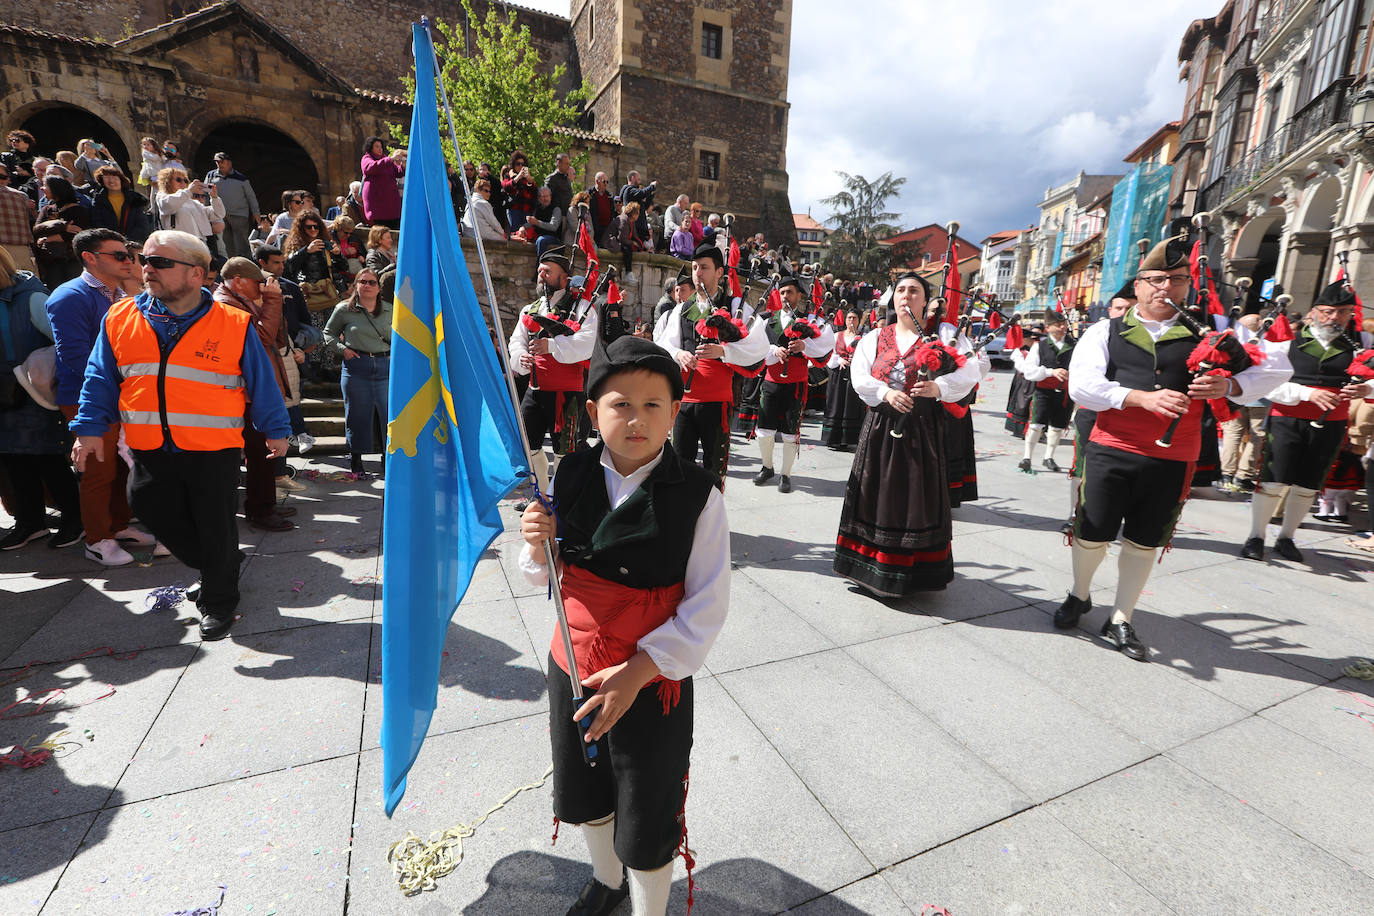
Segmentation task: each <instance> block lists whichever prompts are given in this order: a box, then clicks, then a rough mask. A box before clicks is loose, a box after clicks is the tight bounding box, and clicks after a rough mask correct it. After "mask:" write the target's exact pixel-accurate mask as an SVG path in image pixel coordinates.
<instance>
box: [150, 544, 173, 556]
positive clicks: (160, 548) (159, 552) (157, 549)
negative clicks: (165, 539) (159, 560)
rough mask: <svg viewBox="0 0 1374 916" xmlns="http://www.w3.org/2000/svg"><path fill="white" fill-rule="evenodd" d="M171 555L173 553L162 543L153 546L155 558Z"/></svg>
mask: <svg viewBox="0 0 1374 916" xmlns="http://www.w3.org/2000/svg"><path fill="white" fill-rule="evenodd" d="M171 555H172V552H171V551H170V550H168V549H167V546H166V545H165V544H163V543H162V542H161V541H158V542H157V543H156V544H154V545H153V556H155V557H170V556H171Z"/></svg>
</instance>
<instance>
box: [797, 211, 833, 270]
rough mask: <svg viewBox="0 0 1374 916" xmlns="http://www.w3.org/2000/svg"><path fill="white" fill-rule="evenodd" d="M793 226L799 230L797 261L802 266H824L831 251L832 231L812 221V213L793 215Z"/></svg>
mask: <svg viewBox="0 0 1374 916" xmlns="http://www.w3.org/2000/svg"><path fill="white" fill-rule="evenodd" d="M792 226H793V227H794V228H795V229H796V230H797V261H798V262H799V263H802V264H822V263H824V262H825V256H826V254H828V253H829V251H830V244H829V238H830V230H829V229H827V228H825V226H823V225H821V224H820V223H818V222H816V220H814V219H812V217H811V214H810V213H793V214H792Z"/></svg>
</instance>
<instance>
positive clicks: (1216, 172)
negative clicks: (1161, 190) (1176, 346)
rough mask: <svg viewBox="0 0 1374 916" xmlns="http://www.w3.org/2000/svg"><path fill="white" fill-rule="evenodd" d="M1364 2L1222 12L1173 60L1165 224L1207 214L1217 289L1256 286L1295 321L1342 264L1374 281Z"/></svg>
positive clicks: (1249, 5)
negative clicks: (1172, 153) (1271, 291)
mask: <svg viewBox="0 0 1374 916" xmlns="http://www.w3.org/2000/svg"><path fill="white" fill-rule="evenodd" d="M1371 6H1374V4H1370V3H1367V2H1364V0H1270V2H1262V0H1232V2H1229V3H1226V4H1225V5H1224V6H1223V8H1222V10H1221V11H1220V12H1219V13H1218V15H1217V16H1215V17H1213V18H1211V19H1205V20H1199V21H1197V22H1194V23H1192V24H1191V25H1190V26H1189V28H1188V30H1187V31H1186V32H1185V34H1184V39H1183V42H1182V44H1181V46H1180V49H1179V59H1180V63H1181V65H1182V71H1181V78H1182V79H1183V80H1184V81H1186V82H1187V85H1188V92H1187V99H1186V102H1185V108H1184V112H1183V124H1184V128H1183V136H1182V145H1181V147H1180V152H1179V158H1178V162H1177V167H1176V169H1175V180H1174V185H1173V187H1172V188H1171V192H1172V196H1171V205H1170V212H1171V214H1173V215H1174V216H1176V217H1179V218H1186V217H1189V216H1192V215H1193V214H1194V213H1198V212H1202V211H1207V212H1210V213H1211V214H1212V228H1213V230H1214V232H1215V237H1214V239H1213V243H1212V255H1213V263H1214V264H1216V263H1221V264H1223V265H1224V268H1225V270H1224V273H1225V279H1227V280H1228V281H1234V280H1235V279H1237V278H1239V277H1242V276H1245V277H1250V278H1251V279H1252V280H1253V281H1254V285H1253V286H1252V292H1251V300H1250V302H1249V307H1250V308H1252V309H1253V308H1257V307H1258V306H1259V302H1258V297H1259V295H1260V292H1259V291H1260V289H1261V288H1262V284H1263V282H1264V281H1265V280H1268V279H1271V278H1272V279H1274V280H1275V281H1276V283H1277V285H1278V286H1279V287H1280V288H1281V289H1282V290H1284V291H1286V292H1288V293H1289V294H1291V295H1292V296H1293V299H1294V307H1295V308H1296V309H1297V310H1299V311H1302V310H1305V309H1306V308H1307V307H1308V306H1310V305H1311V303H1312V300H1313V298H1314V297H1315V295H1316V293H1317V292H1318V290H1319V289H1320V288H1321V287H1323V286H1324V285H1326V284H1327V283H1329V282H1330V281H1331V279H1332V278H1333V277H1334V275H1335V273H1336V270H1337V268H1338V262H1339V256H1340V254H1341V253H1346V254H1348V256H1349V259H1350V267H1351V274H1352V277H1353V279H1354V281H1355V283H1356V285H1357V287H1358V286H1361V285H1368V284H1369V283H1370V282H1371V281H1374V254H1372V253H1371V252H1374V184H1372V183H1371V180H1370V179H1371V166H1374V143H1371V141H1372V140H1374V105H1371V104H1370V91H1369V88H1368V86H1369V70H1370V48H1369V41H1368V36H1369V29H1370V26H1371V15H1372V14H1374V10H1371Z"/></svg>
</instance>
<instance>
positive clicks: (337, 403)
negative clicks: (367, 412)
mask: <svg viewBox="0 0 1374 916" xmlns="http://www.w3.org/2000/svg"><path fill="white" fill-rule="evenodd" d="M301 393H302V394H303V395H304V397H303V398H302V399H301V412H302V413H303V414H305V426H306V429H307V430H309V432H310V435H312V436H314V437H315V447H314V448H313V449H311V450H310V452H309V454H310V455H347V454H348V446H347V445H346V444H345V442H344V402H343V390H342V389H341V388H340V387H339V383H338V382H305V383H303V384H302V385H301ZM291 454H292V455H294V454H295V451H294V450H293V451H292V452H291Z"/></svg>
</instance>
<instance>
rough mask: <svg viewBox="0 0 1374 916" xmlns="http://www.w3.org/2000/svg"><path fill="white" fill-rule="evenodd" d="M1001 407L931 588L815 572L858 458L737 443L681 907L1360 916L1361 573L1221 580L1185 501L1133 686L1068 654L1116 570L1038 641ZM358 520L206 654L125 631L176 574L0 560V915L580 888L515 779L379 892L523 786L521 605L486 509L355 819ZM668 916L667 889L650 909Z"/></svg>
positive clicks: (354, 495) (490, 896)
mask: <svg viewBox="0 0 1374 916" xmlns="http://www.w3.org/2000/svg"><path fill="white" fill-rule="evenodd" d="M1007 380H1008V376H1007V374H1006V373H998V374H997V375H996V376H995V377H994V378H993V379H992V380H991V381H989V382H987V383H985V384H984V386H983V388H982V392H983V395H982V401H981V402H980V403H979V405H978V407H977V410H978V416H977V428H978V453H979V458H980V461H979V466H978V471H979V478H980V489H981V490H982V492H983V494H984V495H983V498H982V499H980V500H979V501H978V502H976V503H972V504H967V505H965V506H964V507H963V508H960V509H958V510H957V511H956V512H955V534H956V537H955V541H954V558H955V564H956V571H957V578H956V580H955V582H954V583H953V584H952V585H951V586H950V587H949V589H948V590H947V591H946V592H943V593H939V594H923V595H919V596H917V597H914V598H912V599H910V600H905V601H895V602H890V603H882V602H878V601H875V600H873V599H871V598H868V597H864V596H862V595H860V594H856V593H855V592H853V591H851V590H850V589H849V588H848V587H847V586H846V583H845V582H843V581H842V580H839V579H837V578H835V577H834V576H833V575H831V573H830V563H831V557H832V551H833V544H834V539H835V530H836V524H837V521H838V518H839V512H840V503H841V499H842V495H843V491H844V483H845V479H846V476H847V473H848V467H849V463H850V458H851V456H850V455H848V454H843V453H835V452H831V451H828V450H826V449H824V448H821V447H813V445H814V443H815V441H816V438H815V437H816V431H817V430H816V423H815V421H814V420H811V421H810V422H808V424H807V427H806V433H807V443H808V444H807V445H804V447H803V451H802V455H801V458H800V459H799V460H798V464H797V467H796V470H795V473H794V476H793V483H794V486H795V487H796V491H795V492H793V493H792V494H790V495H783V494H779V493H778V492H777V490H776V489H775V488H773V487H766V488H756V487H754V486H752V485H751V484H750V483H749V480H748V478H749V476H751V475H752V474H753V473H754V471H755V470H757V468H758V463H759V462H758V457H757V451H756V449H755V448H754V447H753V445H752V444H745V443H743V442H741V441H739V440H738V439H737V440H736V453H735V456H734V458H733V459H732V462H731V464H732V472H731V479H730V482H729V485H728V487H727V492H726V504H727V507H728V511H729V515H730V522H731V528H732V529H733V532H734V534H733V538H732V546H733V556H734V563H735V571H734V576H733V582H732V596H731V597H732V600H731V612H730V618H729V620H728V622H727V624H726V627H725V630H724V632H723V633H722V635H721V638H720V640H719V642H718V643H717V645H716V647H715V649H714V650H713V651H712V653H711V655H710V657H709V658H708V669H709V670H705V671H702V672H701V673H700V675H699V677H698V678H697V693H696V703H697V706H696V746H695V749H694V754H693V767H692V772H691V789H690V795H689V798H688V804H687V818H688V828H689V831H690V838H691V846H692V848H693V849H694V850H695V853H696V862H697V867H696V871H695V879H696V892H695V909H694V912H695V913H697V914H700V916H714V914H721V916H741V914H749V916H752V914H774V913H782V912H787V913H795V914H802V916H851V914H879V916H897V914H901V916H920V914H921V913H922V911H923V908H924V907H925V905H926V904H935V905H938V906H940V907H944V908H947V909H948V911H949V913H951V914H952V916H981V914H1046V913H1054V914H1106V913H1122V914H1153V913H1161V914H1164V913H1179V914H1184V913H1186V914H1189V916H1194V914H1268V913H1274V914H1287V913H1294V912H1304V913H1306V912H1313V913H1333V914H1335V913H1339V914H1353V913H1364V912H1370V911H1371V908H1374V877H1371V872H1374V682H1370V681H1359V680H1353V679H1350V678H1343V677H1342V675H1341V669H1342V668H1343V667H1345V666H1346V665H1349V664H1350V663H1351V662H1352V661H1353V660H1355V659H1356V658H1359V657H1370V656H1374V600H1371V598H1372V597H1374V596H1372V594H1371V589H1370V582H1371V581H1374V558H1370V557H1367V556H1363V555H1359V554H1358V553H1357V551H1355V550H1353V549H1351V548H1348V547H1346V546H1344V544H1343V540H1344V538H1345V537H1347V536H1349V534H1350V533H1351V532H1350V531H1349V530H1348V529H1347V528H1343V527H1342V528H1338V527H1337V526H1334V525H1325V524H1323V523H1320V522H1316V521H1309V522H1308V523H1307V524H1306V525H1305V526H1304V527H1303V528H1302V529H1301V530H1300V531H1299V532H1298V537H1297V543H1298V546H1299V547H1301V548H1302V549H1303V550H1304V551H1306V553H1307V557H1308V559H1309V561H1310V562H1309V563H1307V564H1294V563H1289V562H1286V561H1282V560H1277V559H1273V560H1270V561H1269V562H1265V563H1255V562H1251V561H1246V560H1242V559H1240V558H1239V557H1238V556H1237V551H1238V549H1239V546H1240V544H1241V542H1242V540H1243V539H1244V534H1245V531H1246V529H1247V527H1248V518H1249V507H1248V505H1247V503H1246V501H1245V500H1244V499H1243V498H1236V497H1223V496H1220V495H1217V494H1214V493H1213V492H1211V491H1210V490H1209V491H1207V492H1202V491H1195V494H1194V499H1193V500H1192V502H1190V503H1189V505H1188V506H1187V508H1186V509H1185V511H1184V514H1183V524H1182V525H1181V527H1180V529H1179V532H1178V535H1177V537H1176V538H1175V539H1174V544H1173V549H1172V550H1171V551H1170V552H1169V553H1168V554H1167V555H1165V556H1164V559H1163V562H1162V564H1161V565H1160V566H1159V567H1158V568H1157V570H1156V572H1155V575H1154V577H1153V578H1152V580H1151V581H1150V583H1149V584H1148V586H1147V588H1146V592H1145V594H1144V597H1143V599H1142V603H1141V608H1140V610H1139V612H1138V613H1137V615H1136V625H1137V629H1138V631H1139V633H1140V635H1141V637H1142V639H1143V640H1144V641H1145V642H1146V643H1147V644H1148V645H1149V646H1150V647H1151V650H1152V652H1151V657H1152V663H1150V664H1140V663H1137V662H1134V661H1131V660H1130V659H1127V658H1125V657H1123V656H1121V655H1120V654H1118V653H1117V652H1115V651H1112V649H1111V648H1109V646H1108V644H1107V643H1105V642H1104V641H1103V640H1101V639H1100V638H1098V637H1097V635H1096V634H1097V630H1098V628H1099V627H1100V626H1101V624H1102V621H1103V618H1104V614H1105V613H1106V612H1105V610H1104V609H1103V605H1107V604H1110V598H1111V594H1112V589H1113V587H1114V584H1115V563H1114V562H1113V561H1110V560H1109V561H1108V562H1107V563H1105V564H1104V565H1103V567H1102V570H1101V571H1100V573H1099V575H1098V587H1097V589H1096V591H1095V593H1094V596H1093V597H1094V599H1095V603H1096V605H1097V607H1096V609H1095V610H1094V611H1093V612H1092V613H1091V614H1090V615H1089V616H1088V617H1086V618H1085V619H1084V621H1083V623H1082V626H1081V628H1080V629H1078V630H1076V631H1073V632H1069V633H1063V632H1058V631H1055V630H1054V629H1053V628H1052V627H1051V624H1050V615H1051V613H1052V612H1053V610H1054V608H1055V607H1056V606H1057V605H1058V603H1059V602H1060V601H1061V600H1062V599H1063V596H1064V593H1065V591H1066V589H1067V587H1068V584H1069V574H1068V569H1069V550H1068V549H1067V547H1066V546H1065V543H1064V537H1063V536H1062V535H1061V534H1060V533H1059V531H1058V528H1059V525H1060V523H1061V522H1062V521H1063V519H1064V517H1065V515H1066V513H1067V509H1068V493H1067V483H1066V481H1065V478H1064V476H1063V475H1062V474H1049V473H1038V474H1035V475H1025V474H1021V473H1018V472H1017V471H1016V469H1015V464H1016V461H1017V459H1019V457H1020V443H1019V441H1016V440H1012V439H1010V438H1009V437H1008V436H1007V435H1006V434H1005V433H1004V432H1003V431H1002V428H1001V425H1002V424H1001V417H1002V410H1001V408H1002V405H1003V404H1004V403H1005V399H1006V390H1007ZM1069 457H1070V450H1069V449H1067V448H1061V450H1060V453H1059V461H1060V463H1061V464H1063V465H1066V466H1067V465H1068V463H1069ZM293 460H294V459H293ZM335 460H337V459H335ZM329 462H330V460H321V461H320V462H307V463H306V464H307V466H309V467H313V468H315V469H318V470H320V471H323V472H327V471H333V470H337V469H338V465H336V464H331V463H329ZM1036 463H1037V466H1038V463H1039V456H1038V454H1037V460H1036ZM381 494H382V489H381V483H380V481H376V482H368V483H348V482H327V481H324V480H319V481H315V482H313V483H311V484H310V487H309V489H308V491H306V492H305V493H302V494H300V495H299V496H298V497H293V499H292V501H291V502H292V504H293V505H295V506H297V507H298V508H299V515H298V517H297V521H298V522H299V523H300V527H298V528H297V529H296V530H294V531H290V532H286V533H280V534H263V533H261V532H256V531H253V530H250V529H249V528H248V527H247V526H246V525H243V526H241V538H242V543H243V546H244V550H245V551H246V552H248V553H249V554H250V559H249V560H248V562H247V564H246V566H245V567H244V572H243V587H244V588H243V595H244V597H243V602H242V607H241V613H242V619H241V620H240V621H239V622H238V623H237V624H236V625H235V627H234V629H233V631H232V633H231V635H230V637H229V638H228V639H226V640H224V641H222V642H217V643H205V644H202V643H201V642H200V639H199V635H198V632H197V629H196V627H195V625H194V624H195V616H194V614H193V613H191V610H190V609H188V608H187V607H186V606H185V605H183V606H181V607H176V608H171V609H161V610H148V609H147V606H146V601H145V599H146V597H147V595H148V592H149V591H150V590H151V589H153V588H156V587H158V586H162V585H168V584H188V583H189V582H191V581H192V579H193V576H192V574H191V573H190V572H189V571H188V570H187V569H185V568H184V567H181V566H180V565H178V564H177V563H176V562H175V561H173V560H158V561H155V562H153V563H152V564H151V565H139V566H131V567H125V568H119V569H111V570H103V569H101V568H100V567H98V566H96V565H95V564H93V563H90V562H88V561H86V560H84V559H83V558H82V554H81V551H80V550H79V549H69V550H63V551H51V550H48V549H47V548H46V547H44V546H42V545H41V544H39V545H34V546H32V547H29V548H27V549H24V550H21V551H17V552H14V553H7V554H3V555H0V668H3V669H4V670H0V685H2V686H3V690H2V691H0V707H6V706H9V704H11V703H13V702H14V701H15V700H18V699H20V698H22V697H25V696H29V695H41V694H43V693H44V692H45V691H50V690H52V689H53V688H60V689H61V690H62V691H63V692H62V693H60V694H54V695H53V697H54V698H53V699H52V700H51V702H49V703H48V704H47V705H46V706H44V707H42V708H41V709H37V707H38V703H39V702H41V700H39V701H38V702H30V703H24V704H21V705H20V706H17V707H13V708H11V709H9V710H8V711H7V712H4V713H3V714H2V715H0V748H3V747H6V746H9V745H12V744H16V743H27V744H30V745H31V744H33V743H36V742H41V741H43V740H45V739H47V738H50V737H52V736H54V735H57V734H58V733H63V732H64V733H65V734H63V735H62V737H61V738H60V739H59V740H60V741H61V742H64V743H61V744H60V748H61V749H60V751H59V755H58V756H56V757H54V758H53V759H52V760H50V761H49V762H48V763H46V764H45V765H41V766H36V767H33V768H30V769H19V768H16V767H8V766H6V767H0V914H4V916H23V914H34V913H43V914H52V916H70V914H73V913H96V914H101V916H123V914H137V916H153V914H157V916H162V914H168V913H172V912H175V911H179V910H191V909H194V908H196V907H203V906H208V905H210V904H214V903H215V902H216V900H217V899H218V897H219V894H220V886H221V885H224V887H225V892H224V902H223V906H222V908H221V910H220V913H221V914H224V916H230V914H232V916H240V914H252V916H271V914H278V916H287V914H292V916H294V914H308V916H319V914H331V916H332V914H348V916H374V914H376V916H386V914H416V916H421V914H423V916H438V914H449V913H453V914H456V913H466V914H513V916H525V914H541V916H542V914H556V916H561V914H562V913H563V912H564V911H565V910H566V909H567V907H568V905H569V904H570V903H571V901H572V899H573V897H574V896H575V895H576V893H577V890H578V889H579V888H580V887H581V885H582V883H583V882H584V881H585V880H586V878H587V877H588V876H589V875H590V871H591V869H590V865H589V864H588V861H587V856H586V850H585V847H584V845H583V843H582V839H581V836H580V834H579V832H578V831H577V830H575V829H568V828H565V829H563V830H562V832H561V833H560V835H559V838H558V842H557V845H554V846H551V845H550V842H549V841H550V836H551V833H552V830H553V824H552V815H551V811H550V803H549V788H548V786H547V785H545V786H544V787H542V788H537V789H533V790H531V791H528V792H525V793H523V794H520V795H518V796H517V797H515V798H514V799H513V800H512V801H510V802H509V803H508V804H507V805H506V806H505V807H504V808H502V809H501V810H499V811H497V812H495V813H494V814H493V815H492V816H491V818H490V819H489V820H488V821H487V822H486V824H484V825H483V826H482V827H481V828H479V830H478V831H477V834H476V836H475V837H473V838H472V839H470V840H468V841H467V842H466V845H465V855H464V859H463V861H462V863H461V864H460V865H459V866H458V868H457V870H456V871H454V872H453V873H452V874H451V875H449V876H447V877H445V878H442V879H440V881H439V883H438V887H437V889H436V890H433V891H429V892H426V893H422V894H420V895H417V896H415V897H409V898H407V897H404V896H402V895H401V893H400V891H399V890H398V889H397V886H396V882H395V880H394V878H393V876H392V874H391V870H390V867H389V866H388V863H387V850H388V848H389V847H390V846H391V844H392V843H394V842H396V841H398V840H400V839H402V838H404V837H405V836H406V834H407V832H408V831H410V832H414V833H416V834H418V835H420V836H422V837H428V836H429V834H430V833H431V832H433V831H436V830H441V829H444V828H448V827H452V826H454V825H456V824H458V823H459V822H463V823H469V822H471V821H473V820H474V819H475V818H477V817H479V816H480V815H481V814H483V813H484V812H485V811H487V810H488V809H489V808H491V807H493V806H494V805H496V804H497V803H498V802H499V801H500V800H501V799H502V798H503V797H504V796H506V795H507V793H509V792H510V791H511V790H513V789H516V788H518V787H520V786H523V785H527V784H530V783H535V782H537V781H539V780H540V778H541V776H542V774H543V773H544V771H545V768H546V766H547V764H548V760H549V748H548V738H547V705H548V704H547V698H546V695H545V694H546V691H545V679H544V670H543V667H544V665H545V664H546V659H547V651H548V646H549V640H550V636H551V635H552V632H553V611H552V606H551V604H550V602H549V601H548V600H547V598H546V597H545V595H544V592H543V591H542V590H541V589H539V588H536V587H533V586H530V585H528V584H527V583H526V582H525V581H524V580H523V578H522V577H521V576H520V575H519V573H518V571H517V570H516V566H515V558H516V554H517V552H518V549H519V546H520V543H521V542H520V539H519V536H518V534H517V533H516V530H515V529H516V526H515V518H516V516H515V513H514V511H513V509H511V508H510V504H509V503H507V504H505V507H504V508H503V510H502V511H503V515H504V516H505V518H506V520H507V529H508V530H507V533H506V534H505V535H503V536H502V537H501V538H500V539H499V541H498V542H497V543H496V544H495V545H494V549H493V551H491V552H490V553H489V555H488V556H487V557H486V558H485V559H483V560H482V562H481V564H480V566H479V567H478V569H477V573H476V576H475V578H474V581H473V583H472V587H471V589H470V590H469V592H468V595H467V598H466V600H465V601H464V602H463V604H462V606H460V607H459V608H458V611H457V613H455V614H454V617H453V622H452V625H451V626H450V628H449V633H448V641H447V644H446V646H445V649H444V659H443V665H442V672H441V684H440V688H439V709H438V712H437V713H436V714H435V716H434V720H433V723H432V726H431V729H430V737H429V738H428V740H427V741H426V744H425V746H424V749H423V750H422V752H421V756H420V759H419V762H418V763H417V764H416V766H415V768H414V770H413V771H412V774H411V777H410V788H409V791H408V793H407V794H406V796H405V799H404V800H403V801H402V803H401V806H400V808H399V809H398V810H397V812H396V815H395V817H393V818H392V819H391V820H387V819H386V817H385V816H384V815H383V813H382V803H381V753H380V751H379V750H378V747H377V732H378V724H379V722H380V718H381V691H382V678H383V673H382V672H381V670H380V651H381V619H382V607H381V589H380V587H379V584H378V578H379V576H380V574H381V568H380V560H379V552H378V544H379V540H380V537H379V536H380V527H381ZM5 523H6V524H8V520H5ZM1114 550H1115V548H1113V552H1114ZM144 559H146V557H145V558H144ZM35 567H37V572H34V571H33V570H34V568H35ZM91 650H100V651H99V653H97V654H91V655H89V656H88V657H85V658H81V659H79V660H70V661H64V660H69V659H73V658H74V657H75V656H78V655H81V654H82V653H87V652H89V651H91ZM30 662H39V663H44V662H55V663H54V664H40V665H37V666H35V667H32V668H29V669H28V670H27V671H22V670H21V669H23V667H24V666H25V665H26V664H28V663H30ZM22 713H35V714H32V715H27V716H25V717H23V718H15V716H16V715H19V714H22ZM31 736H32V737H31ZM686 897H687V879H686V872H685V870H684V868H683V866H682V863H681V861H680V860H679V862H678V865H677V873H676V881H675V884H674V891H673V903H672V905H671V907H670V912H673V913H682V912H684V911H685V909H686ZM621 912H622V913H623V914H625V916H628V912H629V906H628V905H625V906H624V907H623V908H622V911H621Z"/></svg>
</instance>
